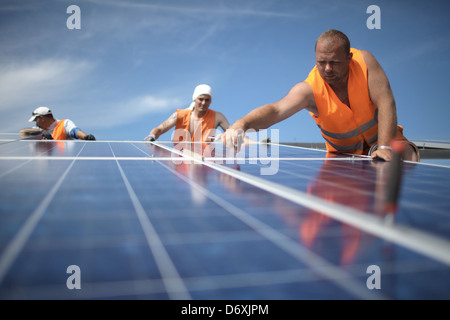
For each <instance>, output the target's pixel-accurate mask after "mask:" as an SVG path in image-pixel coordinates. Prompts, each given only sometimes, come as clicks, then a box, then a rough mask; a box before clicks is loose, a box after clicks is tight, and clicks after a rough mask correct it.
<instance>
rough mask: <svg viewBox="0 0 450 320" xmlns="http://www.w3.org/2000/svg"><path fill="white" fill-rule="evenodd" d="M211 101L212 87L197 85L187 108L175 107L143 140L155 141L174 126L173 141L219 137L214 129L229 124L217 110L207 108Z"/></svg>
mask: <svg viewBox="0 0 450 320" xmlns="http://www.w3.org/2000/svg"><path fill="white" fill-rule="evenodd" d="M211 102H212V89H211V87H210V86H209V85H207V84H201V85H198V86H197V87H196V88H195V90H194V93H193V95H192V103H191V105H190V106H189V107H188V108H185V109H177V110H176V111H175V112H174V113H173V114H172V115H171V116H170V117H169V118H168V119H167V120H166V121H164V122H163V123H161V124H160V125H159V126H157V127H156V128H153V129H152V130H151V131H150V133H149V135H148V136H147V137H146V138H145V139H144V140H145V141H155V140H156V139H158V138H159V136H161V135H162V134H163V133H166V132H167V131H169V130H170V129H172V128H173V127H175V134H174V137H173V140H174V141H186V140H187V141H202V142H212V141H214V140H215V139H219V138H220V136H221V135H218V136H216V132H215V131H216V129H217V128H218V127H221V128H222V130H224V131H225V130H226V129H228V128H229V127H230V124H229V122H228V120H227V118H225V116H224V115H223V114H222V113H221V112H218V111H214V110H211V109H209V107H210V105H211Z"/></svg>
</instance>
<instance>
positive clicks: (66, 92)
mask: <svg viewBox="0 0 450 320" xmlns="http://www.w3.org/2000/svg"><path fill="white" fill-rule="evenodd" d="M72 4H74V5H77V6H78V7H79V8H80V10H81V20H80V21H81V24H80V26H81V29H79V30H76V29H74V30H70V29H68V28H67V26H66V21H67V19H68V18H69V17H70V16H71V14H68V13H67V12H66V10H67V8H68V7H69V6H70V5H72ZM370 5H377V6H378V7H379V8H380V10H381V11H380V12H381V15H380V17H381V20H380V22H381V24H380V26H381V29H369V28H368V27H367V25H366V21H367V19H368V18H369V17H370V16H371V14H370V13H369V14H368V13H367V12H366V10H367V8H368V7H369V6H370ZM449 15H450V2H449V1H437V0H429V1H417V0H408V1H406V0H404V1H402V0H396V1H392V0H391V1H374V0H371V1H365V0H348V1H344V0H342V1H336V0H333V1H331V0H322V1H309V0H308V1H306V0H305V1H304V0H221V1H220V0H184V1H182V0H161V1H153V0H149V1H139V0H131V1H128V0H127V1H124V0H112V1H100V0H71V1H61V0H59V1H50V0H41V1H35V0H18V1H17V0H15V1H7V0H2V1H1V2H0V111H1V112H2V117H1V118H0V125H1V128H2V129H1V130H0V131H1V132H8V133H9V132H18V131H19V130H20V129H21V128H24V127H28V126H30V123H28V122H27V120H28V118H29V117H30V116H31V112H32V111H33V110H34V109H35V108H36V107H38V106H42V105H44V106H48V107H50V108H51V109H52V110H53V112H54V114H55V116H56V117H57V118H59V119H63V118H69V119H71V120H73V121H74V122H75V123H76V124H77V125H78V126H79V127H80V128H81V129H82V130H83V131H85V132H87V133H92V134H94V135H95V136H96V137H97V139H98V140H142V139H143V138H144V137H145V136H146V135H147V134H148V132H149V131H150V129H151V128H153V127H155V126H157V125H159V124H160V123H161V122H162V121H164V120H165V119H167V118H168V117H169V115H170V114H171V113H172V112H173V111H175V109H177V108H185V107H187V106H188V105H189V104H190V102H191V96H192V93H193V90H194V88H195V86H196V85H198V84H202V83H206V84H209V85H210V86H211V87H212V89H213V101H212V104H211V108H212V109H214V110H217V111H221V112H222V113H224V115H225V116H226V117H227V118H228V120H229V121H230V123H233V122H234V121H236V120H237V119H238V118H240V117H242V116H244V115H245V114H247V113H248V112H249V111H250V110H252V109H254V108H255V107H258V106H260V105H263V104H266V103H269V102H273V101H276V100H278V99H280V98H282V97H283V96H284V95H285V94H286V93H287V92H288V90H289V89H290V88H291V87H292V86H293V85H294V84H295V83H297V82H300V81H303V80H304V79H305V78H306V77H307V75H308V73H309V71H310V70H311V68H312V67H313V66H314V42H315V40H316V39H317V37H318V36H319V35H320V34H321V33H322V32H323V31H325V30H327V29H331V28H333V29H339V30H341V31H343V32H344V33H346V34H347V35H348V36H349V38H350V41H351V45H352V47H355V48H359V49H366V50H369V51H371V52H372V53H373V54H374V56H375V57H376V58H377V59H378V60H379V62H380V63H381V65H382V66H383V68H384V70H385V72H386V73H387V75H388V77H389V79H390V82H391V86H392V89H393V91H394V95H395V98H396V102H397V112H398V121H399V124H401V125H403V126H404V133H405V135H406V136H407V138H409V139H411V140H414V139H432V140H450V129H449V125H448V121H449V119H450V105H449V102H448V100H449V99H448V93H449V91H450V87H449V83H450V81H449V76H450V59H449V57H450V19H449ZM270 129H279V139H280V141H282V142H293V141H296V142H323V140H322V138H321V136H320V133H319V130H318V128H317V126H316V125H315V122H314V120H313V119H312V118H311V117H310V115H309V114H308V113H307V112H305V111H302V112H299V113H297V114H295V115H294V116H292V117H291V118H289V119H287V120H285V121H283V122H281V123H279V124H277V125H274V126H273V127H271V128H270ZM269 133H270V132H269ZM160 139H161V140H168V139H170V133H166V134H165V135H163V136H162V137H161V138H160Z"/></svg>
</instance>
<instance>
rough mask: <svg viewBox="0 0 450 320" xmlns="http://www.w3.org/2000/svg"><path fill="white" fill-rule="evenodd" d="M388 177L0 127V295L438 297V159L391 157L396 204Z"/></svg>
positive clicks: (296, 154) (287, 158) (281, 149)
mask: <svg viewBox="0 0 450 320" xmlns="http://www.w3.org/2000/svg"><path fill="white" fill-rule="evenodd" d="M196 148H200V150H201V152H203V153H202V155H201V156H196V154H197V153H192V151H196ZM189 150H191V152H189ZM201 152H200V153H201ZM388 177H389V163H385V162H381V161H372V160H370V159H368V158H367V157H357V156H335V157H330V156H329V155H328V154H327V153H325V152H323V151H320V150H312V149H305V148H298V147H290V146H281V145H275V144H272V145H266V144H252V145H250V146H246V148H245V149H243V151H241V152H239V153H237V154H235V153H234V152H229V151H227V150H224V149H223V148H222V145H221V144H220V143H218V144H211V145H209V146H204V145H201V144H198V145H197V144H195V146H194V147H192V148H191V147H190V146H184V147H183V148H180V147H179V145H178V146H174V145H173V144H172V143H169V142H155V143H144V142H123V141H122V142H119V141H87V142H85V141H30V140H16V139H14V138H13V137H11V138H5V137H4V136H3V140H2V141H0V185H1V189H2V192H1V195H0V298H1V299H160V300H163V299H194V300H197V299H199V300H200V299H220V300H222V299H223V300H229V299H234V300H240V299H253V300H260V299H269V300H272V299H277V300H290V299H449V298H450V290H449V287H450V267H449V266H450V201H449V199H450V184H449V181H450V168H449V167H444V166H436V165H427V164H422V163H419V164H415V163H409V162H404V163H403V171H402V181H401V186H402V188H401V189H400V194H399V200H398V206H397V209H396V211H393V212H387V211H386V210H385V208H386V207H385V201H384V199H385V197H386V194H385V190H386V181H388V180H387V179H388Z"/></svg>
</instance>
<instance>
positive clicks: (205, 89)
mask: <svg viewBox="0 0 450 320" xmlns="http://www.w3.org/2000/svg"><path fill="white" fill-rule="evenodd" d="M202 94H207V95H209V96H210V97H211V99H212V89H211V87H210V86H208V85H207V84H200V85H198V86H196V87H195V90H194V94H193V95H192V103H191V105H190V106H189V109H191V110H194V106H195V102H194V100H195V99H197V97H198V96H201V95H202Z"/></svg>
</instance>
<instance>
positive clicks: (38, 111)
mask: <svg viewBox="0 0 450 320" xmlns="http://www.w3.org/2000/svg"><path fill="white" fill-rule="evenodd" d="M32 114H33V116H32V117H31V118H30V119H29V120H28V122H33V121H36V118H37V117H39V116H45V115H47V114H52V111H51V110H50V109H49V108H47V107H39V108H36V109H35V110H34V111H33V113H32Z"/></svg>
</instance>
